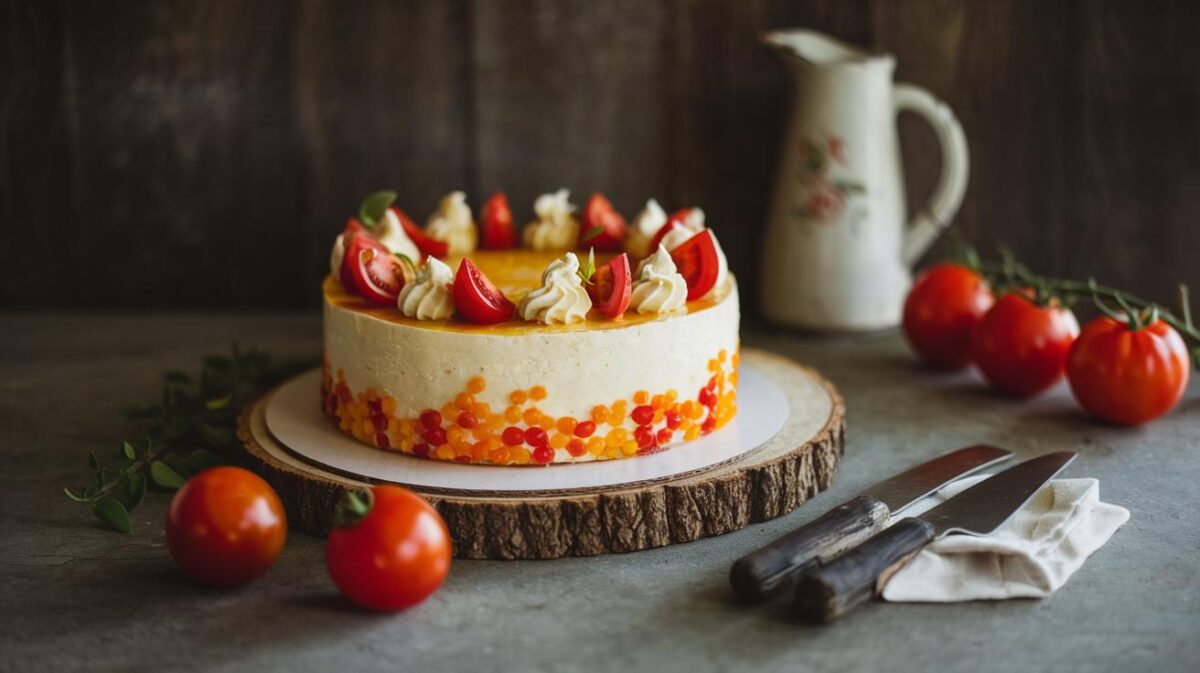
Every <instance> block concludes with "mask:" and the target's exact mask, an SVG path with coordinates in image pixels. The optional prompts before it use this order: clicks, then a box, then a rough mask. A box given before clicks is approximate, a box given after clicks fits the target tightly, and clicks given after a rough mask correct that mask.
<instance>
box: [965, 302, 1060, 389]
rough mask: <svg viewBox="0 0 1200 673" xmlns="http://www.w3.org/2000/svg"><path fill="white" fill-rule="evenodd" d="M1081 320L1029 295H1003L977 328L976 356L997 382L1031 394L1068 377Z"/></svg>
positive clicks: (973, 351)
mask: <svg viewBox="0 0 1200 673" xmlns="http://www.w3.org/2000/svg"><path fill="white" fill-rule="evenodd" d="M1078 335H1079V322H1078V321H1076V320H1075V314H1074V313H1072V312H1071V310H1070V309H1068V308H1065V307H1063V306H1061V305H1056V304H1054V305H1049V306H1038V305H1037V304H1035V303H1034V302H1033V300H1031V299H1030V298H1029V297H1027V296H1025V295H1024V294H1021V293H1017V292H1012V293H1009V294H1006V295H1004V296H1003V297H1001V298H1000V299H999V300H998V301H997V302H996V304H995V306H993V307H992V308H991V309H990V310H989V311H988V312H987V313H986V314H984V316H983V320H981V321H980V322H979V325H978V326H977V327H976V328H975V333H974V336H973V337H972V342H971V356H972V359H973V360H974V361H975V364H976V365H977V366H978V367H979V371H980V372H982V373H983V376H984V378H986V379H987V380H988V383H990V384H992V386H993V387H995V388H997V389H998V390H1001V391H1003V392H1005V393H1008V394H1010V395H1016V396H1019V397H1025V396H1028V395H1033V394H1035V393H1038V392H1041V391H1042V390H1045V389H1046V388H1049V387H1050V386H1052V385H1054V383H1055V382H1057V381H1058V380H1059V379H1060V378H1062V375H1063V370H1064V368H1065V366H1066V361H1067V350H1068V349H1070V347H1071V343H1072V342H1074V341H1075V337H1076V336H1078Z"/></svg>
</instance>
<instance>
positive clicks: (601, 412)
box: [592, 404, 608, 425]
mask: <svg viewBox="0 0 1200 673" xmlns="http://www.w3.org/2000/svg"><path fill="white" fill-rule="evenodd" d="M592 420H593V421H595V422H596V424H597V425H600V424H601V423H607V422H608V407H606V406H604V405H603V404H601V405H599V406H596V407H593V408H592Z"/></svg>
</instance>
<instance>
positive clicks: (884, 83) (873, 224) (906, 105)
mask: <svg viewBox="0 0 1200 673" xmlns="http://www.w3.org/2000/svg"><path fill="white" fill-rule="evenodd" d="M762 39H763V41H764V42H765V43H766V44H767V45H769V46H771V47H772V48H773V49H774V50H775V51H776V52H777V53H779V54H781V55H782V56H783V57H784V59H785V60H786V61H787V63H788V64H789V65H790V66H791V67H792V69H793V71H794V74H795V86H796V89H795V98H794V101H793V105H792V114H791V122H790V126H789V128H788V131H787V136H786V140H785V142H786V145H785V147H784V151H783V153H782V160H781V164H780V166H779V169H778V172H777V174H776V178H775V188H774V194H773V196H772V201H771V208H770V214H769V220H768V222H767V234H766V249H765V251H764V255H763V260H762V262H763V268H762V295H761V297H762V309H763V312H764V313H765V315H766V316H767V317H768V318H770V319H771V320H773V321H776V322H779V323H784V324H788V325H794V326H796V327H802V328H806V329H815V330H830V331H856V330H875V329H882V328H886V327H892V326H895V325H897V324H898V323H899V322H900V314H901V311H902V308H903V304H904V297H905V294H906V293H907V291H908V287H909V285H910V284H911V282H912V277H911V268H912V266H913V265H914V264H915V263H916V261H917V259H918V258H919V257H920V256H921V254H922V253H924V252H925V250H926V249H927V248H928V247H929V246H930V245H931V244H932V243H933V241H934V239H936V238H937V236H938V234H939V233H941V230H942V229H943V228H944V227H945V226H946V225H947V224H949V223H950V221H951V219H953V217H954V215H955V213H956V212H957V211H958V207H959V205H960V204H961V203H962V197H963V192H964V191H965V190H966V186H967V172H968V159H967V143H966V139H965V138H964V137H963V131H962V127H961V126H960V125H959V123H958V120H956V119H955V118H954V114H953V113H952V112H951V111H950V109H949V108H948V107H946V106H945V105H944V104H943V103H941V102H940V101H938V100H937V99H935V98H934V97H933V96H931V95H930V94H929V93H928V92H927V91H925V90H923V89H920V88H918V87H915V86H912V85H910V84H895V85H893V83H892V71H893V70H894V68H895V65H896V60H895V58H894V57H893V56H891V55H890V54H882V53H868V52H864V51H861V50H859V49H855V48H853V47H850V46H848V45H846V44H843V43H842V42H839V41H837V40H835V39H833V38H830V37H828V36H825V35H822V34H820V33H816V32H813V31H810V30H784V31H776V32H771V33H767V34H765V35H764V36H763V38H762ZM902 111H911V112H915V113H917V114H919V115H921V116H922V117H924V118H925V119H926V120H928V122H929V123H930V124H931V125H932V126H933V130H934V132H935V133H936V135H937V138H938V141H939V142H940V144H941V148H942V152H941V154H942V168H941V177H940V178H939V179H938V184H937V187H936V189H935V190H934V192H933V196H932V197H931V198H930V200H929V203H928V204H927V205H926V206H925V207H924V208H922V209H920V210H919V211H917V213H916V215H915V217H913V219H912V221H911V222H909V223H908V224H907V225H906V224H905V221H904V220H905V203H904V176H903V169H902V167H901V162H900V152H899V142H898V139H897V135H896V115H897V114H898V113H899V112H902Z"/></svg>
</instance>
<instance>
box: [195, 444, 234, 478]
mask: <svg viewBox="0 0 1200 673" xmlns="http://www.w3.org/2000/svg"><path fill="white" fill-rule="evenodd" d="M186 462H187V467H188V470H189V471H191V472H192V473H196V472H203V471H204V470H207V469H208V468H210V467H217V466H218V465H228V464H229V461H228V460H226V459H225V457H224V456H222V455H221V454H219V453H213V452H212V451H208V450H206V449H196V450H195V451H193V452H191V453H190V454H188V457H187V461H186Z"/></svg>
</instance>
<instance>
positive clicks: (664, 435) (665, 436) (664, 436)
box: [655, 428, 675, 444]
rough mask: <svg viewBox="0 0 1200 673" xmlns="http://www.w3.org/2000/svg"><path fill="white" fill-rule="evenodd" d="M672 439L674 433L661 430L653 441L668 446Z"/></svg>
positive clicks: (664, 429) (665, 429)
mask: <svg viewBox="0 0 1200 673" xmlns="http://www.w3.org/2000/svg"><path fill="white" fill-rule="evenodd" d="M674 437H675V433H673V432H671V431H670V430H668V429H667V428H663V429H662V430H659V431H658V435H657V436H656V437H655V439H657V440H658V443H659V444H670V443H671V440H672V439H673V438H674Z"/></svg>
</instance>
